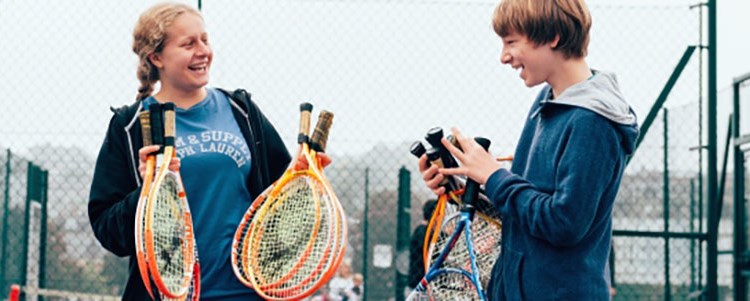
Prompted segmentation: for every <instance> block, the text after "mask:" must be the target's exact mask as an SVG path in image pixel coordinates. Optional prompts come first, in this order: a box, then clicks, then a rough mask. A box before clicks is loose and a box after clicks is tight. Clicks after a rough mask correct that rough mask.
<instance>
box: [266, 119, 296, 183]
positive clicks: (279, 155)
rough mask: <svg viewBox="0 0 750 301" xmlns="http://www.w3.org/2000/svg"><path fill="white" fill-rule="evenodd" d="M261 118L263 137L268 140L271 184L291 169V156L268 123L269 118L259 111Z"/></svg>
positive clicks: (267, 152)
mask: <svg viewBox="0 0 750 301" xmlns="http://www.w3.org/2000/svg"><path fill="white" fill-rule="evenodd" d="M258 115H259V116H260V122H261V127H262V129H263V137H264V139H265V140H266V142H265V147H266V150H265V152H266V158H267V160H268V176H269V180H270V181H271V182H274V181H276V180H277V179H278V178H279V177H281V175H282V174H283V173H284V171H285V170H286V169H287V167H289V162H291V160H292V159H291V155H290V154H289V150H287V148H286V145H285V144H284V141H283V140H281V137H280V136H279V133H278V132H277V131H276V128H274V126H273V125H272V124H271V122H270V121H268V118H266V116H265V115H264V114H263V113H262V112H260V110H258Z"/></svg>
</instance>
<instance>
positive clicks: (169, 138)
mask: <svg viewBox="0 0 750 301" xmlns="http://www.w3.org/2000/svg"><path fill="white" fill-rule="evenodd" d="M163 109H164V146H174V137H175V117H176V116H175V112H174V111H175V104H174V103H172V102H167V103H164V107H163Z"/></svg>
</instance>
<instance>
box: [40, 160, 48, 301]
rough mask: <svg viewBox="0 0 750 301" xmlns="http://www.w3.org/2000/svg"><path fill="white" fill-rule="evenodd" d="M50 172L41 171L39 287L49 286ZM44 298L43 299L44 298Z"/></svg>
mask: <svg viewBox="0 0 750 301" xmlns="http://www.w3.org/2000/svg"><path fill="white" fill-rule="evenodd" d="M48 179H49V172H47V171H46V170H42V171H41V172H40V173H39V184H40V185H39V202H41V204H42V209H41V210H42V212H41V216H40V221H39V287H40V288H45V287H47V284H46V279H47V276H46V275H47V269H46V266H47V192H48V189H47V188H48V185H47V184H48V181H47V180H48ZM42 300H43V299H42Z"/></svg>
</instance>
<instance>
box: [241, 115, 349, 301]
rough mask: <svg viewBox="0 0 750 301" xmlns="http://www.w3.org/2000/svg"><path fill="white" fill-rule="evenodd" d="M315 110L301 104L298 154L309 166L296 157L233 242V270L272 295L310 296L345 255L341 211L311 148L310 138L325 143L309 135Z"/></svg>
mask: <svg viewBox="0 0 750 301" xmlns="http://www.w3.org/2000/svg"><path fill="white" fill-rule="evenodd" d="M311 111H312V105H310V104H308V103H304V104H302V105H301V106H300V112H301V114H300V132H299V135H298V143H299V144H300V148H299V151H298V158H301V160H304V161H305V162H306V163H307V164H306V165H307V168H306V169H301V170H300V169H298V168H297V167H296V166H297V162H296V161H295V162H292V164H291V165H290V166H289V168H288V169H287V170H286V171H285V173H284V174H283V175H282V176H281V178H279V180H277V181H276V182H275V183H274V184H273V185H271V186H270V187H269V188H267V189H266V190H265V191H264V192H263V193H261V195H259V196H258V198H256V200H255V201H253V204H252V205H251V206H250V208H249V209H248V211H247V212H246V214H245V216H244V217H243V220H242V221H241V223H240V225H239V227H238V229H237V231H236V233H235V239H234V242H233V248H232V261H233V266H234V270H235V274H236V275H237V277H238V278H239V279H240V281H241V282H243V283H245V284H246V285H248V284H249V285H248V286H251V287H253V288H254V289H255V290H256V292H258V294H259V295H261V296H262V297H263V298H266V299H270V300H283V299H298V298H303V297H305V296H309V295H311V294H312V293H313V292H315V290H317V289H318V288H319V287H320V286H322V285H323V284H324V283H325V280H326V277H330V275H332V272H330V270H331V269H332V268H333V267H335V265H336V261H337V259H338V258H339V257H341V256H340V255H339V254H338V253H339V252H337V250H338V249H340V247H339V245H343V240H342V239H341V238H340V237H341V236H342V233H343V231H344V229H342V227H341V224H342V223H341V222H340V221H339V220H340V219H341V212H340V208H337V206H336V202H337V199H336V198H335V194H333V190H332V189H330V186H327V180H325V178H324V176H323V175H322V171H321V163H320V160H319V158H317V155H316V154H317V152H316V151H315V150H314V149H313V148H311V147H310V144H311V142H312V141H316V143H317V144H316V145H318V147H320V149H321V150H322V149H323V148H324V147H325V141H324V140H321V139H317V140H315V139H313V140H310V139H309V138H308V132H309V124H310V114H311ZM332 116H333V115H332V114H331V113H326V112H324V113H321V117H320V118H319V120H318V121H319V122H318V124H319V126H318V127H316V133H319V134H318V135H319V136H320V135H322V137H327V132H328V127H330V124H331V122H330V121H331V118H332ZM326 120H327V121H326ZM321 122H322V124H321ZM326 123H327V125H326ZM313 136H314V137H315V136H316V135H313ZM321 142H322V144H321ZM334 200H335V202H334Z"/></svg>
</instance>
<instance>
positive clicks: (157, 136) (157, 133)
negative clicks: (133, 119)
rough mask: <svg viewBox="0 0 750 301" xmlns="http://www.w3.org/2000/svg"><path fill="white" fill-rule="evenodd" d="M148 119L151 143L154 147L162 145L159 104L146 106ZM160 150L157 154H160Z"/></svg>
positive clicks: (162, 135)
mask: <svg viewBox="0 0 750 301" xmlns="http://www.w3.org/2000/svg"><path fill="white" fill-rule="evenodd" d="M148 110H149V112H150V113H149V115H150V116H149V117H150V118H151V143H153V144H155V145H164V121H163V117H162V112H161V105H159V103H156V102H155V103H152V104H150V105H149V106H148ZM162 149H163V148H160V149H159V151H158V152H161V151H162Z"/></svg>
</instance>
